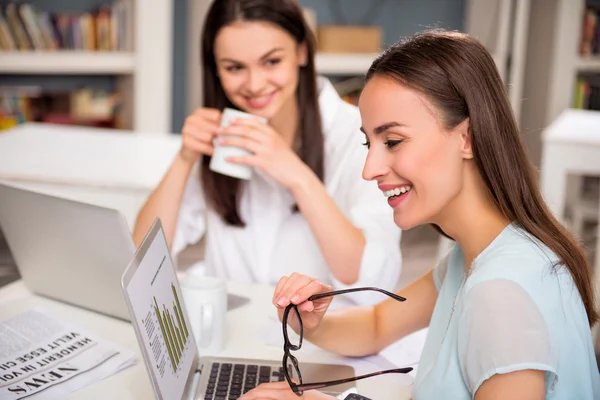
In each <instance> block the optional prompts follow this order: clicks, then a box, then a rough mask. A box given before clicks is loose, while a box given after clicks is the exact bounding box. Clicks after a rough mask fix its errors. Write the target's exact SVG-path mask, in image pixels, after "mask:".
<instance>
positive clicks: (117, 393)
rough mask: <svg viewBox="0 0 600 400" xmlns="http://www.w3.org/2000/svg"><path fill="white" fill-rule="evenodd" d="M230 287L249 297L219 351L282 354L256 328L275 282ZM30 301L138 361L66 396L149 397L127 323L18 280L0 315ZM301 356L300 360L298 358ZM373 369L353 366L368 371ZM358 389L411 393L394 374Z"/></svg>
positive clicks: (2, 299) (317, 357)
mask: <svg viewBox="0 0 600 400" xmlns="http://www.w3.org/2000/svg"><path fill="white" fill-rule="evenodd" d="M228 291H229V292H231V293H234V294H238V295H242V296H247V297H250V299H251V301H250V302H249V303H248V304H246V305H244V306H243V307H240V308H238V309H235V310H232V311H230V312H228V313H227V332H228V334H227V339H226V341H225V348H224V350H223V351H222V352H221V353H219V354H218V355H219V356H225V357H243V358H252V359H272V360H281V358H282V356H283V349H281V348H276V347H273V346H268V345H266V344H265V343H263V342H261V341H259V340H258V339H257V337H256V332H259V331H260V330H261V329H263V328H264V326H265V325H266V324H268V323H269V318H270V317H269V316H270V315H272V314H273V313H274V309H273V308H272V306H271V302H270V300H271V295H272V293H273V288H272V287H271V286H267V285H257V284H251V285H249V284H245V283H236V282H229V283H228ZM32 307H42V308H43V309H45V310H47V311H49V312H51V313H52V314H53V315H56V316H57V317H59V318H64V319H65V320H70V321H72V322H74V323H76V324H77V325H79V326H82V327H84V328H85V329H87V330H89V331H91V332H94V333H96V334H98V335H99V336H100V337H102V338H104V339H107V340H110V341H112V342H114V343H117V344H119V345H121V346H124V347H125V348H128V349H131V350H133V351H135V353H136V354H137V356H138V359H139V362H138V363H137V364H136V365H135V366H134V367H131V368H128V369H126V370H124V371H122V372H120V373H118V374H117V375H113V376H111V377H109V378H107V379H104V380H102V381H99V382H97V383H95V384H92V385H90V386H87V387H85V388H83V389H81V390H79V391H77V392H74V393H72V394H71V395H69V396H67V397H65V398H66V399H71V400H75V399H86V400H94V399H98V400H99V399H103V400H104V399H123V400H129V399H131V400H134V399H135V400H139V399H152V398H153V392H152V387H151V385H150V380H149V379H148V376H147V373H146V370H145V368H144V364H143V362H142V358H141V353H140V351H139V347H138V344H137V341H136V338H135V333H134V331H133V328H132V326H131V324H129V323H127V322H124V321H120V320H117V319H114V318H110V317H107V316H103V315H100V314H97V313H94V312H91V311H87V310H83V309H81V308H78V307H74V306H70V305H68V304H65V303H61V302H57V301H53V300H50V299H47V298H44V297H40V296H36V295H33V294H32V293H31V292H30V291H29V290H28V289H27V287H26V286H25V284H24V283H23V282H22V281H17V282H14V283H12V284H9V285H7V286H5V287H3V288H0V320H4V319H7V318H10V317H11V316H14V315H17V314H19V313H22V312H24V311H26V310H28V309H30V308H32ZM309 358H310V360H306V361H311V362H325V363H327V362H338V361H339V357H336V356H334V355H332V354H330V353H327V352H325V351H323V352H319V353H316V352H311V353H310V355H309ZM302 361H303V360H300V362H302ZM367 372H372V371H357V373H367ZM357 386H358V388H359V391H360V392H361V393H362V394H364V395H366V396H369V397H371V398H373V399H378V400H380V399H381V400H386V399H389V400H392V399H393V400H405V399H410V391H411V388H410V387H405V386H402V385H401V384H399V383H398V380H397V379H394V374H389V375H387V376H385V375H383V376H378V377H373V378H370V379H366V380H363V381H360V382H358V385H357Z"/></svg>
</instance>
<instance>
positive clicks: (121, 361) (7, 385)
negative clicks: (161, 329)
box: [0, 309, 135, 400]
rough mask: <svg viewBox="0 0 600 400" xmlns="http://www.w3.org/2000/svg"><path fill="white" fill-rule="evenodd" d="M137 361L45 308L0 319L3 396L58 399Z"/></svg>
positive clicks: (130, 354) (116, 346) (133, 356)
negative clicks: (46, 310)
mask: <svg viewBox="0 0 600 400" xmlns="http://www.w3.org/2000/svg"><path fill="white" fill-rule="evenodd" d="M134 363H135V355H134V354H133V353H132V352H131V351H129V350H126V349H124V348H121V347H120V346H118V345H116V344H113V343H110V342H108V341H106V340H102V339H101V338H99V337H98V336H96V335H93V334H90V333H89V332H87V331H85V330H83V329H82V328H80V327H77V326H74V325H72V324H68V323H65V322H62V321H59V320H58V319H55V318H54V317H52V316H50V315H49V314H48V313H46V312H45V311H43V310H41V309H32V310H29V311H26V312H24V313H23V314H20V315H17V316H15V317H13V318H11V319H9V320H6V321H2V322H0V399H2V400H4V399H7V400H8V399H10V400H13V399H14V400H18V399H25V398H27V399H28V400H29V399H36V400H41V399H46V400H48V399H57V398H60V397H62V396H65V395H66V394H68V393H70V392H73V391H75V390H78V389H81V388H82V387H84V386H87V385H89V384H91V383H93V382H96V381H99V380H101V379H104V378H106V377H108V376H110V375H113V374H115V373H117V372H119V371H121V370H123V369H125V368H127V367H129V366H131V365H133V364H134Z"/></svg>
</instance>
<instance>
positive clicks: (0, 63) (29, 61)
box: [0, 50, 135, 75]
mask: <svg viewBox="0 0 600 400" xmlns="http://www.w3.org/2000/svg"><path fill="white" fill-rule="evenodd" d="M134 72H135V54H134V53H129V52H96V51H69V50H65V51H32V52H19V53H16V52H0V73H1V74H43V75H53V74H73V75H78V74H115V75H118V74H133V73H134Z"/></svg>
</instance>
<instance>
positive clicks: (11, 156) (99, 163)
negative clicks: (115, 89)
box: [0, 123, 181, 227]
mask: <svg viewBox="0 0 600 400" xmlns="http://www.w3.org/2000/svg"><path fill="white" fill-rule="evenodd" d="M180 146H181V137H180V135H160V134H149V133H136V132H132V131H124V130H113V129H101V128H89V127H76V126H66V125H53V124H40V123H27V124H23V125H19V126H16V127H15V128H12V129H10V130H7V131H3V132H2V133H0V181H6V182H10V183H11V184H14V185H16V186H21V187H25V188H29V189H32V190H36V191H40V192H44V193H48V194H52V195H56V196H60V197H65V198H69V199H72V200H77V201H82V202H87V203H91V204H96V205H100V206H104V207H110V208H114V209H117V210H119V211H121V212H122V213H123V215H124V216H125V219H126V220H127V222H128V223H129V226H130V227H133V222H134V221H135V217H136V215H137V213H138V211H139V209H140V208H141V206H142V205H143V203H144V202H145V201H146V198H147V197H148V195H149V194H150V192H151V191H152V190H153V189H154V188H155V187H156V186H157V185H158V183H159V182H160V180H161V178H162V176H163V174H164V173H165V172H166V170H167V168H168V167H169V165H170V164H171V162H172V160H173V157H174V156H175V154H176V153H177V151H178V150H179V148H180Z"/></svg>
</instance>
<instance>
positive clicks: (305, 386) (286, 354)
mask: <svg viewBox="0 0 600 400" xmlns="http://www.w3.org/2000/svg"><path fill="white" fill-rule="evenodd" d="M363 291H375V292H380V293H383V294H385V295H387V296H389V297H391V298H393V299H394V300H398V301H406V298H405V297H402V296H399V295H397V294H395V293H392V292H388V291H387V290H384V289H380V288H376V287H360V288H351V289H344V290H335V291H332V292H325V293H319V294H314V295H312V296H310V297H309V298H308V299H307V301H313V300H318V299H322V298H324V297H329V296H335V295H338V294H345V293H352V292H363ZM292 309H293V310H294V311H295V312H296V317H297V318H298V324H299V325H300V339H299V340H298V344H297V345H295V344H292V342H290V339H289V337H288V333H287V320H288V316H289V314H290V311H291V310H292ZM281 322H282V323H283V340H284V342H283V360H282V363H283V374H284V376H285V379H286V380H287V382H288V384H289V385H290V388H291V389H292V391H293V392H294V393H296V395H298V396H302V394H303V393H304V391H305V390H313V389H322V388H324V387H328V386H335V385H341V384H343V383H348V382H354V381H358V380H360V379H365V378H370V377H372V376H377V375H383V374H391V373H396V374H406V373H409V372H410V371H412V370H413V368H412V367H406V368H395V369H388V370H385V371H378V372H372V373H370V374H365V375H359V376H353V377H350V378H346V379H338V380H333V381H325V382H315V383H303V382H302V374H301V373H300V368H299V367H298V359H297V358H296V357H295V356H294V355H293V354H291V351H297V350H300V348H301V347H302V339H303V337H304V327H303V325H302V318H300V312H299V311H298V306H297V305H296V304H292V303H290V304H288V305H287V307H286V308H285V311H284V312H283V318H282V320H281ZM288 359H289V360H290V361H291V362H292V365H293V367H294V369H295V370H296V374H297V375H298V378H299V379H300V383H299V384H297V383H295V382H294V381H293V380H292V378H291V377H290V373H289V371H288V363H287V361H288Z"/></svg>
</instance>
